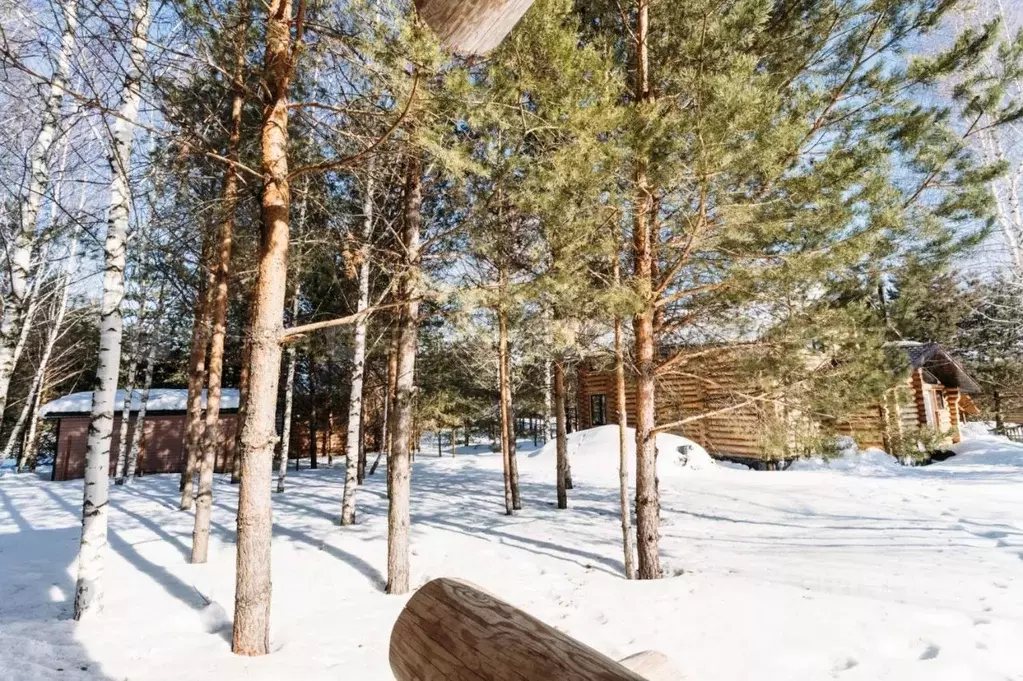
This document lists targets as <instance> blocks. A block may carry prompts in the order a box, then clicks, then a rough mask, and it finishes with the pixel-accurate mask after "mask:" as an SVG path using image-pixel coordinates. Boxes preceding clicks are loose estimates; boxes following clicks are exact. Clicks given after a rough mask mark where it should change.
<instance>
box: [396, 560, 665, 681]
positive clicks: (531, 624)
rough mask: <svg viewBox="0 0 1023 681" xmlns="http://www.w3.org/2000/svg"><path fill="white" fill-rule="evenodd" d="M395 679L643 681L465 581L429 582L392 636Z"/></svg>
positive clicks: (608, 659)
mask: <svg viewBox="0 0 1023 681" xmlns="http://www.w3.org/2000/svg"><path fill="white" fill-rule="evenodd" d="M390 663H391V671H393V672H394V677H395V679H397V681H648V680H647V679H644V678H643V677H642V676H640V675H639V674H637V673H636V672H634V671H631V670H630V669H628V668H626V667H625V666H623V665H621V664H619V663H618V662H615V661H614V660H612V659H610V658H608V657H605V656H604V655H602V654H600V653H599V652H597V651H596V650H594V649H593V648H590V647H589V646H586V645H584V644H582V643H580V642H579V641H576V640H575V639H573V638H571V637H570V636H568V635H567V634H564V633H562V632H560V631H558V630H557V629H555V628H554V627H552V626H550V625H548V624H545V623H544V622H541V621H540V620H538V619H536V618H535V617H532V616H530V615H527V614H526V613H524V612H522V611H521V610H519V609H517V608H515V607H513V606H511V605H508V604H507V603H504V602H502V601H500V600H499V599H497V598H495V597H494V596H491V595H490V594H488V593H486V592H484V591H481V590H480V589H478V588H477V587H475V586H473V585H471V584H468V583H466V582H462V581H457V580H453V579H436V580H434V581H432V582H429V583H427V584H425V585H423V586H422V587H421V588H420V589H419V590H418V591H417V592H416V593H415V595H414V596H412V598H411V599H410V600H409V602H408V604H407V605H406V606H405V609H404V610H402V612H401V615H399V616H398V621H397V622H395V624H394V629H393V630H392V632H391V643H390Z"/></svg>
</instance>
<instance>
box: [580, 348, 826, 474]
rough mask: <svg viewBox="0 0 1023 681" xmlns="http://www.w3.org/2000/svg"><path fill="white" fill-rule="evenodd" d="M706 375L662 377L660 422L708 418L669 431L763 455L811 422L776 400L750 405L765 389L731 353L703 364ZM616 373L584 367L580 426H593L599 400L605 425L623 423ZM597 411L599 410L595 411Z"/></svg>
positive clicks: (629, 403)
mask: <svg viewBox="0 0 1023 681" xmlns="http://www.w3.org/2000/svg"><path fill="white" fill-rule="evenodd" d="M702 366H703V367H704V369H705V373H704V375H702V376H699V377H696V376H691V375H688V374H681V373H674V374H668V375H665V376H661V377H659V378H658V379H657V388H656V412H657V423H658V424H659V425H667V424H670V423H676V422H678V421H682V420H683V419H685V418H687V417H691V416H695V415H701V414H707V415H708V416H706V417H704V418H701V419H699V420H696V421H693V422H691V423H687V424H680V425H678V426H676V427H673V428H670V429H669V430H668V432H671V433H675V434H677V435H683V436H685V437H687V438H689V439H691V440H693V441H694V442H696V443H697V444H699V445H700V446H702V447H704V448H705V449H707V451H709V452H711V453H712V454H732V455H738V456H745V457H761V456H763V454H764V452H765V451H768V450H769V449H770V447H771V444H772V443H773V442H774V440H773V438H777V437H779V436H781V437H787V436H788V435H787V434H789V433H795V432H796V430H797V429H799V428H800V427H803V426H806V425H807V423H808V422H807V420H806V419H805V418H803V417H802V415H801V414H799V413H798V412H797V411H794V410H792V409H786V408H783V407H782V406H781V405H778V404H777V403H772V402H768V401H759V402H756V401H754V402H752V403H750V397H751V396H755V395H759V394H761V393H763V388H762V387H761V386H759V385H757V381H756V380H749V379H747V378H746V377H743V376H740V375H739V372H738V371H736V369H735V368H734V363H732V362H729V361H728V359H727V357H726V358H724V359H721V360H708V361H704V362H703V363H702ZM616 395H617V393H616V388H615V374H614V372H613V371H594V370H591V369H589V368H588V367H585V366H583V367H580V369H579V388H578V392H577V398H578V406H577V408H578V413H579V427H580V428H581V429H585V428H592V427H593V426H595V425H599V424H598V423H595V420H596V419H595V418H594V417H595V416H597V415H599V411H600V410H599V409H594V408H593V407H594V403H595V402H599V401H601V398H602V401H603V403H604V404H605V408H604V415H605V419H604V423H605V424H612V423H618V419H617V415H616V412H615V409H616V399H617V398H616ZM625 407H626V423H627V424H630V425H631V424H632V423H634V422H635V418H636V389H635V382H634V380H633V379H632V377H627V378H626V389H625ZM595 412H597V413H595Z"/></svg>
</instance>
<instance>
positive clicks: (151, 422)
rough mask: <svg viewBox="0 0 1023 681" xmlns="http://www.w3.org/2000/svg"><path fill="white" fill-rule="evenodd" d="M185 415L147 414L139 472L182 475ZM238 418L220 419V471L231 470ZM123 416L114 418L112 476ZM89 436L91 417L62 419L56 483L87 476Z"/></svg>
mask: <svg viewBox="0 0 1023 681" xmlns="http://www.w3.org/2000/svg"><path fill="white" fill-rule="evenodd" d="M185 418H186V417H185V415H184V414H160V413H156V414H153V413H150V414H147V415H146V421H145V426H144V427H145V432H144V433H143V438H142V442H141V451H140V453H139V462H138V470H139V471H140V472H141V473H142V474H143V475H152V474H157V473H179V472H180V471H181V469H182V467H183V466H184V460H185V444H184V433H185ZM135 419H136V415H135V414H132V416H131V419H130V420H129V422H128V437H127V444H128V446H130V445H131V440H132V436H133V435H134V431H135ZM236 424H237V415H235V414H224V415H223V416H221V418H220V440H221V446H220V451H219V452H218V454H217V461H216V470H217V471H218V472H222V471H224V470H227V468H228V466H229V465H230V461H231V459H232V457H233V456H234V439H235V427H236ZM120 430H121V416H120V414H118V415H117V416H115V417H114V430H113V439H112V442H111V444H110V474H111V475H114V474H115V471H114V468H115V467H116V464H117V457H118V453H119V450H120V447H119V445H120V442H119V437H120V436H119V433H120ZM88 436H89V417H88V416H84V415H83V416H69V417H64V418H61V419H60V423H59V425H58V431H57V437H58V440H57V456H56V460H55V461H54V468H53V479H54V480H74V479H77V478H81V477H83V476H84V475H85V449H86V445H87V441H88Z"/></svg>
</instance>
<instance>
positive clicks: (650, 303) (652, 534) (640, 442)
mask: <svg viewBox="0 0 1023 681" xmlns="http://www.w3.org/2000/svg"><path fill="white" fill-rule="evenodd" d="M638 5H639V7H638V9H639V11H638V26H637V30H636V65H637V66H636V83H635V85H636V87H635V90H636V92H637V94H638V105H640V106H643V105H645V104H646V103H648V102H650V101H651V99H652V97H651V94H650V82H649V57H648V51H647V36H648V34H649V21H650V0H638ZM634 179H635V185H636V186H635V197H634V200H633V276H634V278H635V280H636V283H637V285H638V286H639V294H640V299H641V300H642V301H643V304H642V309H641V310H640V311H639V313H638V314H636V316H635V317H634V318H633V323H632V324H633V329H634V332H635V336H636V360H635V361H636V533H637V536H636V548H637V550H638V554H639V578H640V579H658V578H659V577H660V576H661V559H660V554H659V548H658V544H659V541H660V500H659V499H658V491H657V441H656V434H655V432H654V428H655V427H656V409H655V403H654V390H655V386H654V343H655V339H654V316H655V307H654V294H653V260H654V254H653V235H652V234H651V229H650V212H651V211H652V207H653V201H652V188H651V187H650V183H649V181H648V179H647V168H646V162H645V161H644V160H642V159H640V160H638V161H637V162H636V167H635V175H634Z"/></svg>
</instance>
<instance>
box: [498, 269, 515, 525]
mask: <svg viewBox="0 0 1023 681" xmlns="http://www.w3.org/2000/svg"><path fill="white" fill-rule="evenodd" d="M502 281H503V274H502ZM497 334H498V335H497V363H498V390H497V392H498V403H499V405H498V406H499V411H500V414H501V459H502V462H503V464H504V513H505V515H513V514H514V512H515V500H514V498H513V495H512V474H511V458H512V446H513V445H512V443H513V442H514V435H512V434H511V431H512V430H513V427H512V424H511V405H510V404H509V402H510V401H511V389H510V388H509V383H511V380H510V378H509V376H508V362H506V361H505V356H506V355H507V354H508V318H507V315H506V313H505V311H504V307H503V306H502V304H499V305H498V310H497Z"/></svg>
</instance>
